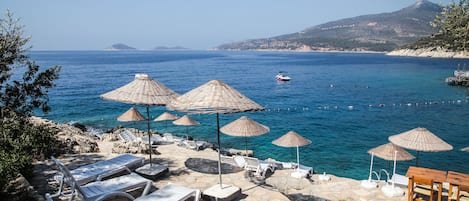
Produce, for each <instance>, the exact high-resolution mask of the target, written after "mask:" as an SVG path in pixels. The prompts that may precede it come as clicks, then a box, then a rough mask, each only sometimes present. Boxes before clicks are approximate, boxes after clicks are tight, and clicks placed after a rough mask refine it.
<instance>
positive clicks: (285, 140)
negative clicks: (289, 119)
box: [272, 131, 312, 168]
mask: <svg viewBox="0 0 469 201" xmlns="http://www.w3.org/2000/svg"><path fill="white" fill-rule="evenodd" d="M311 143H312V142H311V140H308V139H306V138H304V137H303V136H301V135H299V134H298V133H296V132H295V131H289V132H288V133H287V134H285V135H283V136H282V137H280V138H278V139H276V140H274V141H272V144H275V145H277V146H281V147H296V160H297V162H298V168H300V148H299V147H300V146H305V145H308V144H311Z"/></svg>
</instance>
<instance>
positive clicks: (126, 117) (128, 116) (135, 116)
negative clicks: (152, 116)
mask: <svg viewBox="0 0 469 201" xmlns="http://www.w3.org/2000/svg"><path fill="white" fill-rule="evenodd" d="M143 120H146V118H145V117H144V116H143V115H142V114H141V113H140V112H139V111H138V110H137V109H135V108H134V107H131V108H130V109H129V110H127V111H126V112H124V113H123V114H121V116H119V117H117V121H122V122H129V121H143Z"/></svg>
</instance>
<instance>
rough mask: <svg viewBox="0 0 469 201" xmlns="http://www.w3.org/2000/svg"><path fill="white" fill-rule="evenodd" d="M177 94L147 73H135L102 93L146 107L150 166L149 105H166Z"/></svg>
mask: <svg viewBox="0 0 469 201" xmlns="http://www.w3.org/2000/svg"><path fill="white" fill-rule="evenodd" d="M178 96H179V94H177V93H176V92H174V91H173V90H171V89H169V88H167V87H166V86H164V85H163V84H161V83H159V82H158V81H156V80H154V79H152V78H151V77H149V76H148V75H147V74H136V75H135V80H134V81H132V82H130V83H128V84H126V85H124V86H122V87H119V88H117V89H115V90H112V91H110V92H107V93H105V94H102V95H101V96H100V97H101V98H102V99H105V100H110V101H116V102H122V103H129V104H137V105H145V106H146V107H147V120H148V146H149V147H150V166H151V152H152V151H151V150H152V149H151V141H150V139H151V133H150V105H160V106H163V105H166V104H167V103H168V102H170V101H171V100H172V99H174V98H176V97H178Z"/></svg>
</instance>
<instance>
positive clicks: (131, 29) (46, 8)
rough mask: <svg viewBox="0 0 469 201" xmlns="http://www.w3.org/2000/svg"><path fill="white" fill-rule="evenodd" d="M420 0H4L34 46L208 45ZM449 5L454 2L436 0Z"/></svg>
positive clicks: (0, 7)
mask: <svg viewBox="0 0 469 201" xmlns="http://www.w3.org/2000/svg"><path fill="white" fill-rule="evenodd" d="M416 2H417V0H231V1H228V0H192V1H191V0H137V1H132V0H74V1H72V0H1V1H0V11H1V12H2V13H1V14H2V18H4V17H5V13H6V10H7V9H10V11H12V12H13V13H14V16H15V17H16V18H21V24H23V25H25V32H26V34H27V35H28V36H31V37H32V43H31V45H32V46H33V49H34V50H101V49H103V48H106V47H109V46H111V45H112V44H114V43H124V44H127V45H129V46H132V47H135V48H138V49H152V48H154V47H156V46H184V47H187V48H191V49H207V48H211V47H215V46H218V45H221V44H224V43H229V42H235V41H240V40H245V39H255V38H266V37H271V36H277V35H282V34H288V33H293V32H298V31H301V30H303V29H305V28H308V27H311V26H314V25H318V24H322V23H325V22H329V21H332V20H338V19H342V18H348V17H355V16H358V15H366V14H377V13H382V12H393V11H397V10H399V9H401V8H404V7H407V6H410V5H413V4H415V3H416ZM432 2H434V3H438V4H441V5H447V4H449V2H451V0H432Z"/></svg>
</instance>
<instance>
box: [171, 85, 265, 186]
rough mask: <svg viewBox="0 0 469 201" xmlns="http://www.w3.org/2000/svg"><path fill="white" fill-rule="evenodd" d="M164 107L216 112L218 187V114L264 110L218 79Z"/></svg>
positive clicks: (199, 112)
mask: <svg viewBox="0 0 469 201" xmlns="http://www.w3.org/2000/svg"><path fill="white" fill-rule="evenodd" d="M166 107H167V108H168V109H169V110H177V111H181V112H188V113H191V114H216V119H217V143H218V169H219V187H220V189H218V190H222V189H224V187H223V184H222V177H221V154H220V151H221V143H220V120H219V114H228V113H238V112H247V111H259V110H264V107H262V106H260V105H259V104H257V103H256V102H254V101H252V100H251V99H249V98H248V97H246V96H244V95H243V94H241V93H240V92H238V91H237V90H236V89H234V88H232V87H231V86H229V85H227V84H225V83H223V82H222V81H219V80H212V81H209V82H207V83H205V84H203V85H201V86H199V87H197V88H195V89H192V90H190V91H189V92H187V93H185V94H183V95H181V96H180V97H178V98H176V99H174V100H173V101H171V102H170V103H169V104H168V105H166Z"/></svg>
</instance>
